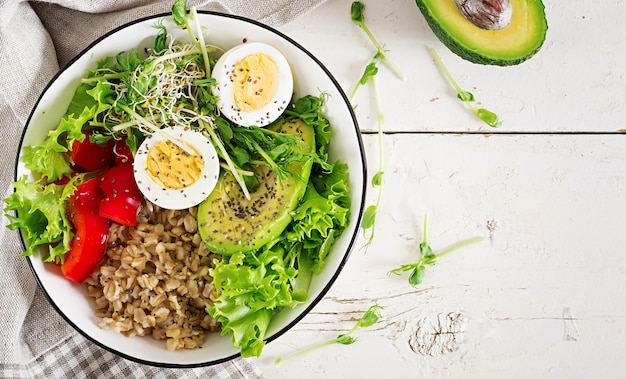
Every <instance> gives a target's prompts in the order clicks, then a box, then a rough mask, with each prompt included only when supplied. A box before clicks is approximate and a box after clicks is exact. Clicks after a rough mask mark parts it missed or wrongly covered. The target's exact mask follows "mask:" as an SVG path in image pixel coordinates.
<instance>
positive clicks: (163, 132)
mask: <svg viewBox="0 0 626 379" xmlns="http://www.w3.org/2000/svg"><path fill="white" fill-rule="evenodd" d="M219 170H220V164H219V159H218V156H217V152H216V151H215V147H214V146H213V144H212V143H211V142H210V141H209V140H208V139H207V138H206V137H205V136H203V135H202V134H201V133H200V132H198V131H195V130H192V129H190V128H186V127H183V126H174V127H168V128H164V129H160V130H159V131H158V132H154V133H153V134H151V135H150V136H148V137H147V138H146V139H145V140H144V141H143V142H142V143H141V145H140V146H139V148H138V149H137V153H136V154H135V162H134V173H135V181H136V182H137V186H138V187H139V189H140V190H141V192H142V193H143V195H144V196H145V198H146V199H147V200H150V201H151V202H153V203H154V204H156V205H158V206H159V207H161V208H165V209H186V208H191V207H193V206H196V205H198V204H199V203H200V202H202V200H204V199H206V198H207V196H209V194H210V193H211V191H213V188H214V187H215V185H216V183H217V179H218V177H219Z"/></svg>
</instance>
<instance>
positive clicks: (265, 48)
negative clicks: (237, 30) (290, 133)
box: [212, 42, 293, 127]
mask: <svg viewBox="0 0 626 379" xmlns="http://www.w3.org/2000/svg"><path fill="white" fill-rule="evenodd" d="M254 53H263V54H266V55H268V56H270V57H271V58H272V59H273V60H274V62H276V65H277V66H278V88H277V91H276V94H275V96H274V97H273V98H272V99H271V100H270V102H269V103H268V104H267V105H266V106H264V107H262V108H260V109H258V110H254V111H250V112H247V111H243V110H240V109H238V108H237V106H236V105H235V101H234V99H233V83H232V80H231V78H230V77H231V72H232V69H233V67H235V64H236V63H237V62H239V61H240V60H242V59H243V58H245V57H246V56H248V55H250V54H254ZM212 77H213V78H215V80H216V82H217V84H216V85H215V86H214V87H213V90H212V92H213V94H214V95H216V96H218V97H219V100H218V102H217V106H218V107H219V109H220V111H221V114H222V115H223V116H225V117H226V118H228V119H229V120H231V121H232V122H234V123H236V124H238V125H241V126H252V125H256V126H260V127H262V126H266V125H269V124H271V123H272V122H273V121H274V120H276V119H277V118H278V117H279V116H280V115H281V114H282V113H283V112H284V110H285V108H287V106H288V105H289V102H290V101H291V97H292V95H293V75H292V73H291V68H290V66H289V63H288V62H287V59H286V58H285V57H284V56H283V55H282V53H281V52H280V51H278V50H277V49H275V48H274V47H272V46H270V45H267V44H265V43H261V42H247V43H243V44H241V45H238V46H235V47H233V48H232V49H230V50H228V51H226V52H225V53H224V54H223V55H222V56H221V57H220V58H219V59H218V60H217V62H216V63H215V66H214V68H213V72H212Z"/></svg>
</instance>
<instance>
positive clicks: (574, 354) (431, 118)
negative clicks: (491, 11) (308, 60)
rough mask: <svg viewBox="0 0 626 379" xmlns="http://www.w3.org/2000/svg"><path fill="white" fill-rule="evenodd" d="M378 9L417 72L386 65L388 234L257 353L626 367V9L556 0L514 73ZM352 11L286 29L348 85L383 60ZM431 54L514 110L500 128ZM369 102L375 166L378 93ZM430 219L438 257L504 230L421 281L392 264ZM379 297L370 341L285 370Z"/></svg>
mask: <svg viewBox="0 0 626 379" xmlns="http://www.w3.org/2000/svg"><path fill="white" fill-rule="evenodd" d="M364 3H365V4H366V18H367V21H368V24H369V26H370V28H371V29H372V31H373V32H374V34H375V35H376V36H377V37H378V38H379V39H380V41H381V42H383V43H384V44H385V46H386V47H387V48H388V49H389V51H390V52H389V54H390V56H391V57H392V59H394V60H395V61H396V63H397V64H398V66H400V67H402V68H403V70H404V71H405V74H406V75H407V80H406V81H400V80H398V79H397V78H396V77H394V76H393V74H391V73H390V72H389V71H388V70H385V69H384V68H381V70H380V71H379V75H378V79H379V89H380V95H381V102H382V108H383V111H384V113H385V122H384V129H385V131H386V134H385V136H384V145H383V151H384V154H383V156H384V162H383V163H384V171H385V174H384V187H383V191H384V192H383V200H382V204H381V208H380V210H379V213H378V221H377V227H376V238H375V240H374V243H373V244H372V246H371V247H370V249H369V250H368V251H367V252H363V251H359V250H356V251H354V252H353V253H352V255H351V257H350V260H349V261H348V264H347V266H346V267H345V269H344V271H343V272H342V274H341V275H340V277H339V279H338V281H337V282H336V284H335V285H334V286H333V288H332V289H331V291H330V292H329V293H328V295H327V296H326V297H325V298H324V300H323V301H322V302H321V303H320V304H319V305H318V306H316V307H315V308H314V310H313V312H312V313H311V314H309V315H308V316H307V317H306V318H305V319H304V320H303V321H302V322H300V323H299V324H298V325H296V326H295V327H294V328H293V329H292V330H291V331H289V332H287V333H286V334H285V335H283V336H281V337H280V338H278V339H277V340H275V341H273V342H271V343H270V344H268V345H267V346H266V348H265V350H264V353H263V355H262V357H261V358H259V359H254V361H255V362H256V363H257V364H258V365H259V366H260V367H261V369H262V370H263V372H264V373H265V374H266V376H267V377H268V378H294V377H297V378H319V377H327V378H380V377H388V378H422V377H428V378H457V377H461V378H502V377H506V378H614V377H623V375H624V374H623V373H624V372H626V360H624V359H623V357H624V356H625V355H626V338H624V335H625V334H626V254H625V251H624V250H625V249H624V246H625V245H626V226H625V225H624V213H625V211H626V177H625V175H624V171H625V167H626V149H624V145H625V141H624V139H625V138H626V136H625V135H623V134H622V132H623V131H624V130H625V129H626V96H624V94H626V76H625V74H624V72H625V71H626V24H625V23H622V22H621V21H620V17H622V16H623V15H624V14H626V3H625V2H623V1H612V2H604V3H602V5H601V6H600V5H599V4H598V3H596V2H588V1H587V2H568V1H562V0H554V1H550V2H544V3H545V6H546V13H547V16H548V23H549V26H550V29H549V31H548V37H547V39H546V42H545V45H544V46H543V48H542V50H541V51H540V52H539V54H538V55H537V56H535V57H533V58H532V59H531V60H529V61H528V62H526V63H524V64H521V65H518V66H514V67H506V68H503V67H493V66H481V65H475V64H471V63H469V62H466V61H463V60H461V59H460V58H458V57H456V56H455V55H453V54H452V53H450V52H449V51H448V50H446V49H445V48H444V47H443V46H442V45H441V44H440V43H439V42H438V41H437V40H436V39H435V37H434V36H433V34H432V32H431V31H430V29H428V27H427V26H426V24H425V22H424V20H423V17H422V16H421V14H420V13H419V12H418V10H417V7H416V6H415V3H414V2H413V1H410V0H398V1H394V0H392V1H365V2H364ZM350 4H351V1H347V0H333V1H328V2H326V3H325V4H324V5H322V6H320V7H319V8H318V9H316V10H315V11H313V12H312V13H310V14H308V15H306V16H304V17H302V18H301V19H298V20H296V21H295V22H293V23H292V24H290V25H287V26H286V27H284V28H283V29H282V31H284V32H285V33H286V34H287V35H289V36H290V37H292V38H294V39H295V40H296V41H298V42H300V43H301V44H302V45H303V46H304V47H306V48H307V49H309V50H310V51H311V52H312V53H313V54H315V55H316V56H317V57H318V58H319V59H320V60H321V61H322V62H323V63H324V64H325V65H327V67H328V68H329V69H330V70H331V72H333V73H334V74H335V76H336V77H337V79H338V81H339V82H340V84H341V85H342V87H343V88H344V89H345V90H346V92H347V93H350V92H351V91H352V89H353V88H354V84H355V83H356V81H357V80H358V78H359V76H360V74H361V72H362V70H363V67H364V65H365V64H366V62H367V61H368V60H369V59H370V57H371V55H372V54H373V51H372V47H371V45H370V44H369V42H368V40H367V39H366V38H365V37H364V34H363V32H362V31H361V30H359V28H358V27H356V26H355V25H354V24H353V23H352V22H351V21H350V15H349V9H350ZM429 46H433V47H434V48H436V49H437V51H438V52H439V54H440V55H441V57H442V58H443V60H444V62H445V63H446V65H447V66H448V68H449V70H450V71H451V72H452V73H453V75H455V76H456V79H457V80H458V81H459V83H460V84H461V86H462V87H464V88H465V89H467V90H471V91H472V92H473V93H474V94H475V96H476V98H477V100H478V101H479V102H481V103H482V105H483V106H485V107H486V108H489V109H491V110H493V111H495V112H496V113H498V114H499V115H500V117H501V119H502V121H503V124H502V126H501V127H500V128H498V129H492V128H490V127H488V126H486V125H484V124H482V123H481V122H480V121H478V120H477V119H475V118H473V116H472V115H471V114H470V113H469V112H468V111H467V109H465V108H464V106H463V105H462V104H461V103H459V102H458V100H457V99H456V98H455V94H454V92H453V91H452V89H451V87H450V86H449V84H448V83H447V82H446V81H445V80H444V78H443V77H442V76H441V74H440V72H439V71H438V69H437V68H436V66H435V65H434V63H433V62H432V59H431V57H430V56H429V53H428V50H427V49H428V47H429ZM355 103H356V104H358V107H357V116H358V119H359V123H360V127H361V129H362V130H363V132H364V141H365V145H366V149H367V157H368V166H369V168H370V175H373V174H374V173H375V172H376V170H377V169H378V164H379V162H378V159H377V157H378V153H379V146H378V140H377V136H376V134H375V131H376V128H377V124H376V113H375V109H374V101H373V97H372V92H371V88H369V87H367V88H363V89H361V90H360V92H359V93H358V94H357V97H356V100H355ZM376 194H377V193H376V191H375V190H370V192H369V194H368V197H369V200H370V201H369V203H368V204H371V203H373V201H374V197H375V196H376ZM425 213H428V214H429V215H430V221H429V237H430V241H431V244H432V247H433V248H434V249H435V250H436V251H440V250H442V249H445V248H446V247H449V246H451V245H453V244H455V243H457V242H459V241H461V240H464V239H467V238H471V237H474V236H484V237H486V240H485V241H483V242H481V243H478V244H475V245H472V246H469V247H467V248H464V249H463V250H460V251H457V252H455V253H454V254H452V255H451V256H449V257H446V258H445V259H442V260H441V261H439V262H438V263H437V264H436V265H434V266H430V267H429V268H428V269H427V273H426V277H425V279H424V282H423V283H422V284H421V285H420V286H418V287H417V288H413V287H411V286H409V284H408V282H407V277H406V276H393V275H389V271H390V270H391V269H393V268H395V267H397V266H399V265H401V264H403V263H410V262H412V261H414V260H415V259H416V258H417V252H418V245H419V243H420V242H421V241H422V233H423V217H424V214H425ZM360 242H361V243H360V244H359V246H361V245H362V244H363V243H364V241H363V239H361V241H360ZM374 303H377V304H380V305H381V306H383V307H384V308H383V310H382V316H383V319H382V320H381V321H380V322H379V323H377V324H376V325H375V326H373V327H371V328H368V329H363V330H360V331H359V332H357V333H356V336H357V337H358V341H357V342H356V343H355V344H353V345H350V346H343V345H334V346H329V347H325V348H323V349H320V350H318V351H315V352H312V353H310V354H308V355H305V356H304V357H301V358H298V359H295V360H293V361H290V362H286V363H284V364H282V365H280V366H277V365H275V364H274V360H275V359H276V358H277V357H280V356H284V355H287V354H289V353H290V352H293V351H295V350H299V349H301V348H304V347H307V346H309V345H311V344H314V343H317V342H320V341H323V340H326V339H329V338H334V337H335V336H337V334H339V333H343V332H345V331H347V330H348V329H349V328H351V327H352V325H353V324H354V321H355V320H356V319H358V318H359V317H360V316H361V315H362V313H363V312H364V311H365V310H366V309H367V308H368V307H369V306H371V305H372V304H374Z"/></svg>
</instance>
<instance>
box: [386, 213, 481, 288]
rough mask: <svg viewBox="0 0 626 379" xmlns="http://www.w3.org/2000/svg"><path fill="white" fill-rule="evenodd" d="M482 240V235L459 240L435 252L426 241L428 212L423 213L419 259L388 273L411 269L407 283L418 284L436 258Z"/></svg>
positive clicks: (398, 272) (414, 285)
mask: <svg viewBox="0 0 626 379" xmlns="http://www.w3.org/2000/svg"><path fill="white" fill-rule="evenodd" d="M482 240H484V238H483V237H474V238H471V239H468V240H465V241H462V242H459V243H457V244H455V245H453V246H451V247H449V248H447V249H445V250H444V251H442V252H440V253H437V254H435V253H434V252H433V249H432V248H431V247H430V242H429V241H428V214H426V215H424V239H423V241H422V242H421V243H420V245H419V259H418V260H417V262H415V263H407V264H403V265H402V266H400V267H398V268H395V269H393V270H391V271H390V272H389V273H390V274H396V275H400V274H401V273H403V272H407V271H411V273H410V274H409V284H410V285H411V286H413V287H416V286H417V285H419V284H420V283H421V282H422V280H423V279H424V275H425V273H426V265H434V264H435V262H437V260H438V259H440V258H442V257H445V256H446V255H448V254H450V253H452V252H453V251H456V250H459V249H461V248H463V247H466V246H468V245H471V244H473V243H477V242H480V241H482Z"/></svg>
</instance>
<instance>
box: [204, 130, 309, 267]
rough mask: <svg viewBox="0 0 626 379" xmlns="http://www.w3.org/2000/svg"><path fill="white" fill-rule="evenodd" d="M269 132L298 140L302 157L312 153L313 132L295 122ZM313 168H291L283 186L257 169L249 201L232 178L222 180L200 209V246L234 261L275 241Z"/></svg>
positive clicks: (304, 162) (304, 164)
mask: <svg viewBox="0 0 626 379" xmlns="http://www.w3.org/2000/svg"><path fill="white" fill-rule="evenodd" d="M268 129H271V130H274V131H277V132H280V133H289V134H299V135H300V138H297V144H296V147H295V150H296V151H297V152H298V153H302V154H307V153H314V152H315V131H314V129H313V127H312V126H310V125H308V124H306V123H305V122H303V121H301V120H299V119H295V120H289V121H283V122H280V123H277V124H275V125H271V126H268ZM312 165H313V159H312V158H311V157H305V159H303V160H300V161H294V162H291V163H289V164H288V173H287V178H283V179H282V180H280V179H279V177H278V174H277V173H276V172H275V171H273V170H272V169H271V168H270V167H269V166H267V165H257V166H255V171H256V173H257V176H258V178H259V186H258V188H257V189H256V191H254V192H252V193H250V199H246V197H245V195H244V193H243V191H242V190H241V187H240V186H239V184H238V183H237V182H236V180H235V179H234V178H233V176H232V175H231V174H229V173H225V174H223V175H222V176H221V177H220V179H219V180H218V183H217V185H216V186H215V188H214V190H213V191H212V192H211V194H210V195H209V196H208V197H207V198H206V199H205V200H204V201H203V202H201V203H200V204H199V205H198V229H199V232H200V236H201V237H202V240H203V241H204V244H205V245H206V246H207V247H208V248H209V250H211V251H212V252H214V253H218V254H222V255H232V254H235V253H238V252H246V251H250V250H255V249H258V248H260V247H261V246H263V245H265V244H267V243H268V242H270V241H272V240H274V239H276V238H278V237H279V236H280V234H281V233H282V232H283V230H284V229H285V228H286V227H287V225H289V223H290V222H291V220H292V216H291V211H293V210H294V209H295V208H296V207H297V205H298V202H299V201H300V200H301V199H302V196H303V195H304V192H305V191H306V187H307V183H308V181H309V176H310V174H311V167H312Z"/></svg>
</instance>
